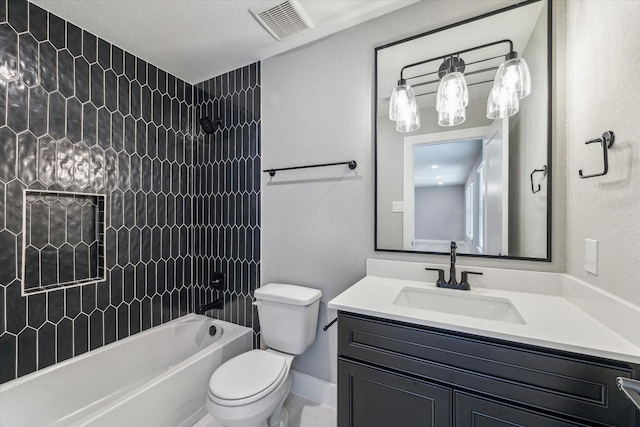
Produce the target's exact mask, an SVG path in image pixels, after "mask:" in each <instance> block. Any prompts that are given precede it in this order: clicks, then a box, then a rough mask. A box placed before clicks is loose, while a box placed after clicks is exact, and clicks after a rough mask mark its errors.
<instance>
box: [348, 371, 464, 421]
mask: <svg viewBox="0 0 640 427" xmlns="http://www.w3.org/2000/svg"><path fill="white" fill-rule="evenodd" d="M451 397H452V394H451V389H450V388H447V387H442V386H438V385H435V384H429V383H428V382H426V381H420V380H416V379H415V378H411V377H407V376H404V375H398V374H396V373H390V372H388V371H385V370H384V369H379V368H375V367H369V366H366V365H363V364H360V363H357V362H349V361H345V360H340V359H338V425H339V426H340V427H390V426H402V427H448V426H450V425H451Z"/></svg>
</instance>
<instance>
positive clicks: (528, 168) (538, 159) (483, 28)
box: [375, 0, 551, 261]
mask: <svg viewBox="0 0 640 427" xmlns="http://www.w3.org/2000/svg"><path fill="white" fill-rule="evenodd" d="M549 9H550V8H549V7H548V4H547V1H546V0H532V1H528V2H524V3H520V4H518V5H515V6H512V7H508V8H506V9H501V10H498V11H496V12H493V13H490V14H486V15H483V16H480V17H477V18H474V19H471V20H467V21H464V22H461V23H458V24H454V25H450V26H447V27H445V28H442V29H439V30H435V31H430V32H428V33H425V34H421V35H418V36H414V37H411V38H408V39H404V40H400V41H398V42H394V43H391V44H388V45H385V46H381V47H378V48H376V88H375V104H376V123H375V127H376V129H375V138H376V140H375V145H376V239H375V240H376V250H380V251H397V252H420V253H448V251H449V244H450V241H452V240H455V241H456V242H457V243H458V253H459V254H460V255H469V256H488V257H500V258H515V259H527V260H542V261H550V260H551V253H550V248H551V246H550V218H551V214H550V212H551V210H550V209H551V208H550V194H551V193H550V188H551V181H550V178H551V177H550V175H549V174H548V171H549V169H550V161H551V154H550V153H551V151H550V148H549V141H550V98H551V97H550V87H551V86H550V79H551V73H550V60H549V57H550V39H551V37H550V30H549V28H550V25H549V23H550V10H549ZM515 57H517V58H520V59H518V60H517V61H521V60H522V59H524V60H525V62H526V64H527V66H528V72H529V76H530V86H531V91H530V93H529V94H528V95H526V96H524V97H522V98H520V96H522V95H523V94H524V92H523V91H520V92H519V91H518V90H516V89H519V86H518V83H513V82H514V81H513V80H508V78H507V77H506V76H507V74H508V73H509V71H507V72H504V73H503V71H500V69H501V65H502V64H503V63H505V61H507V60H509V59H512V58H515ZM517 61H515V62H517ZM512 62H513V61H512ZM507 65H508V64H507ZM502 68H505V66H502ZM507 69H508V67H507ZM455 72H460V73H462V75H463V76H464V80H465V82H466V91H467V95H466V99H464V101H465V103H466V107H464V108H462V109H461V111H463V113H460V111H459V110H458V109H460V106H462V105H463V104H461V103H458V104H455V103H453V104H451V105H455V108H449V107H448V106H447V105H449V104H446V102H448V99H449V98H447V97H451V96H452V95H451V94H452V93H453V94H454V95H456V96H458V95H460V94H461V93H462V92H459V93H458V92H455V91H454V92H452V91H451V89H447V88H446V87H445V88H443V89H440V85H441V80H442V78H443V77H444V76H447V77H446V79H445V80H447V79H449V77H453V75H452V74H453V73H455ZM496 73H503V74H500V76H502V75H504V76H505V77H504V78H502V77H500V76H499V77H497V78H496ZM450 74H451V75H450ZM400 79H403V80H404V81H399V80H400ZM494 80H496V83H495V84H497V82H498V81H499V82H500V83H501V84H502V86H504V87H507V88H509V90H511V92H509V91H503V90H502V89H503V88H502V87H498V86H496V89H492V88H494ZM405 81H406V85H408V86H410V87H411V89H412V90H413V93H414V95H415V104H414V105H416V107H413V108H414V109H413V110H411V108H409V107H406V108H405V107H403V106H402V105H401V107H402V108H405V109H404V110H401V109H398V110H397V111H398V112H397V114H396V112H395V111H394V117H393V118H394V119H396V120H391V118H390V111H389V110H390V104H391V103H392V102H393V103H394V105H395V101H396V98H400V97H402V96H403V93H402V92H401V91H400V92H397V93H398V95H394V96H393V98H392V93H393V92H394V89H395V88H396V86H400V85H402V84H405ZM399 89H402V87H401V86H400V87H399ZM439 90H440V91H441V94H438V91H439ZM490 94H492V96H493V98H492V99H493V100H494V104H493V105H494V107H495V105H498V107H497V109H496V108H493V109H492V110H491V113H492V117H502V118H492V119H489V118H487V115H488V107H487V101H488V99H489V97H490ZM505 94H506V95H505ZM516 95H517V96H516ZM463 98H465V97H464V96H462V95H460V96H459V97H458V98H455V99H456V100H458V101H456V102H462V100H463ZM407 99H408V98H407ZM443 99H444V101H442V100H443ZM451 99H453V98H451ZM496 100H497V101H496ZM403 105H405V104H403ZM406 105H409V104H406ZM398 108H400V107H398ZM516 108H517V112H516ZM439 110H440V111H439ZM454 110H458V111H454ZM496 111H497V112H498V113H496ZM454 113H455V114H454ZM403 114H404V116H403ZM458 116H464V121H462V123H459V124H454V122H456V121H459V117H458ZM454 117H455V120H454ZM416 122H417V123H416ZM439 122H440V124H439ZM442 124H445V125H446V126H442ZM416 126H419V128H417V129H414V128H415V127H416Z"/></svg>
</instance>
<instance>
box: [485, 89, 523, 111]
mask: <svg viewBox="0 0 640 427" xmlns="http://www.w3.org/2000/svg"><path fill="white" fill-rule="evenodd" d="M518 110H520V101H519V100H518V96H517V95H516V92H514V91H513V90H511V89H509V88H506V87H504V86H500V85H496V84H495V83H494V85H493V88H492V89H491V93H490V94H489V99H487V118H488V119H492V120H495V119H504V118H505V117H510V116H513V115H514V114H516V113H517V112H518Z"/></svg>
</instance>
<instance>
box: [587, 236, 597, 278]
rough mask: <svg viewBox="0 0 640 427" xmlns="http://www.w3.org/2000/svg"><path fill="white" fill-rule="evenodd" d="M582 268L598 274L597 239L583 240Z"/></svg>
mask: <svg viewBox="0 0 640 427" xmlns="http://www.w3.org/2000/svg"><path fill="white" fill-rule="evenodd" d="M584 269H585V271H586V272H587V273H591V274H595V275H596V276H597V275H598V241H597V240H593V239H585V240H584Z"/></svg>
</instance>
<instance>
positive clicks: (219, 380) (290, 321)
mask: <svg viewBox="0 0 640 427" xmlns="http://www.w3.org/2000/svg"><path fill="white" fill-rule="evenodd" d="M254 296H255V300H256V301H255V302H254V303H253V304H254V305H256V306H257V308H258V318H259V319H260V331H261V335H262V340H263V343H264V345H265V346H266V347H267V349H266V350H251V351H248V352H246V353H243V354H241V355H239V356H236V357H234V358H233V359H230V360H228V361H227V362H225V363H223V364H222V365H221V366H220V367H219V368H218V369H216V370H215V372H214V373H213V375H211V379H210V380H209V388H208V391H207V410H208V411H209V413H210V414H211V416H213V417H214V418H215V419H216V420H217V421H218V422H219V423H221V424H222V425H224V426H225V427H286V426H287V423H288V418H289V415H288V413H287V411H286V409H285V408H283V404H284V401H285V399H286V398H287V395H288V394H289V391H290V390H291V381H292V380H291V376H290V375H289V369H290V368H291V362H292V361H293V358H294V357H295V356H296V355H298V354H302V353H304V351H305V350H306V349H307V348H309V346H311V344H312V343H313V341H314V340H315V338H316V326H317V324H318V309H319V306H320V297H321V296H322V292H321V291H320V290H318V289H312V288H307V287H303V286H297V285H285V284H281V283H269V284H267V285H264V286H261V287H260V288H258V289H256V291H255V294H254Z"/></svg>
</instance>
